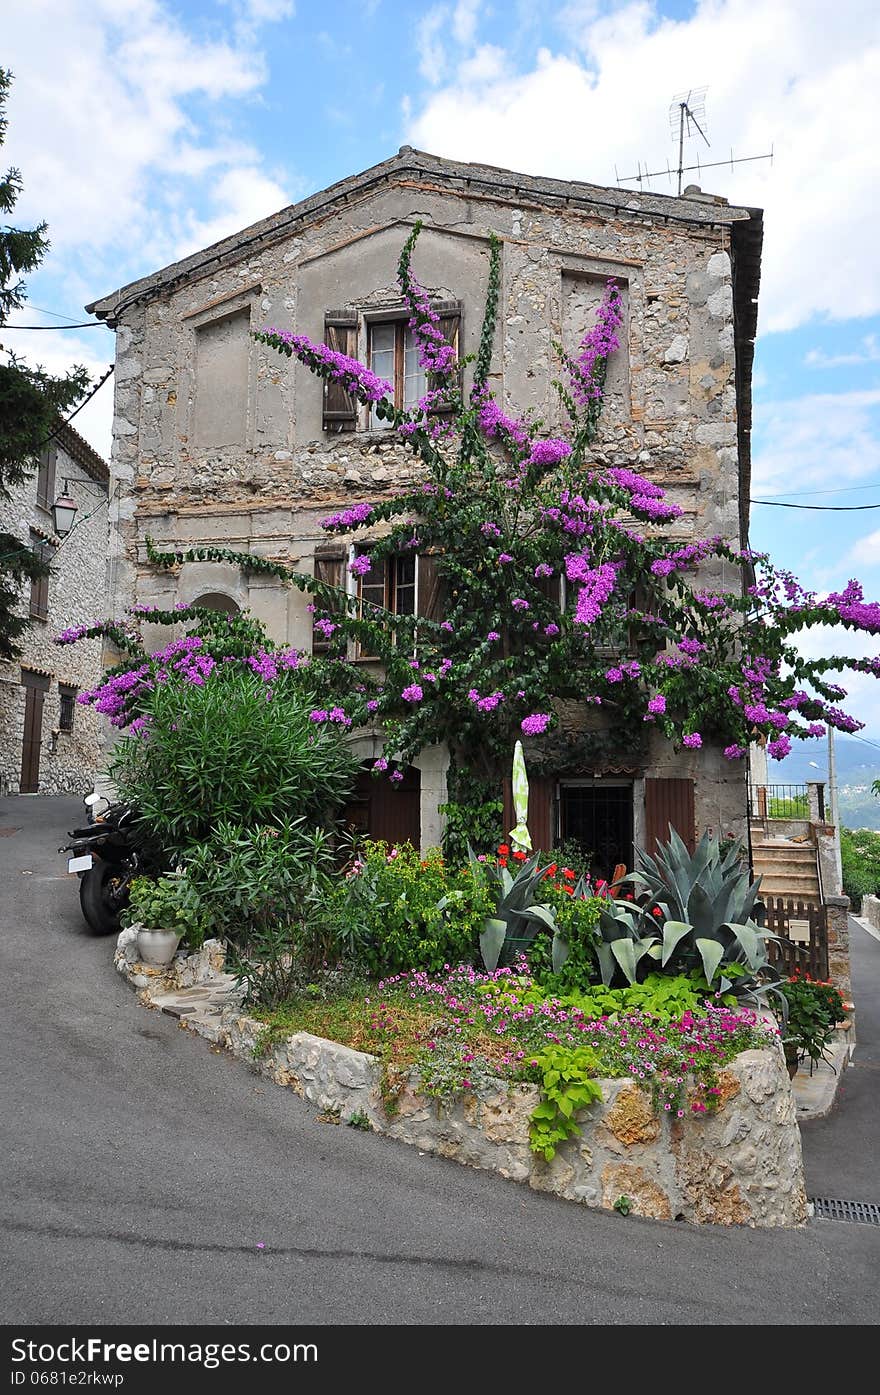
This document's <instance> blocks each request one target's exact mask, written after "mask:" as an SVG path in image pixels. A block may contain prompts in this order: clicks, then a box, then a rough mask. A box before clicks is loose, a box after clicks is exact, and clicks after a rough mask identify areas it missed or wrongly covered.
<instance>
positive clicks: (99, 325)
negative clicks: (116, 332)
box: [4, 306, 110, 330]
mask: <svg viewBox="0 0 880 1395" xmlns="http://www.w3.org/2000/svg"><path fill="white" fill-rule="evenodd" d="M34 309H36V306H35V307H34ZM4 328H6V329H51V330H59V329H109V328H110V326H109V325H105V324H104V323H103V322H102V321H101V320H80V321H79V322H78V323H76V324H70V325H11V324H7V325H5V326H4Z"/></svg>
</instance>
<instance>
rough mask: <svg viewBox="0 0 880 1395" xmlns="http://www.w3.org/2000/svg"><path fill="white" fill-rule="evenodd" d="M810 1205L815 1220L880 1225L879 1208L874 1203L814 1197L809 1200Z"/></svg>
mask: <svg viewBox="0 0 880 1395" xmlns="http://www.w3.org/2000/svg"><path fill="white" fill-rule="evenodd" d="M810 1205H811V1206H812V1208H813V1217H814V1219H817V1220H825V1221H858V1222H860V1223H861V1224H862V1225H880V1206H878V1204H877V1202H876V1201H836V1200H835V1199H834V1198H833V1197H829V1196H814V1197H811V1198H810Z"/></svg>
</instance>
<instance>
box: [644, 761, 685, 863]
mask: <svg viewBox="0 0 880 1395" xmlns="http://www.w3.org/2000/svg"><path fill="white" fill-rule="evenodd" d="M670 824H671V825H672V827H673V828H674V829H675V831H676V833H677V834H678V836H679V838H681V840H682V842H683V843H685V844H686V845H687V849H688V852H693V851H694V848H695V847H696V842H695V838H694V832H695V830H694V782H693V780H651V779H648V780H646V781H645V852H646V853H649V854H650V855H651V857H653V856H654V854H655V853H656V851H657V844H658V843H666V842H668V840H669V825H670Z"/></svg>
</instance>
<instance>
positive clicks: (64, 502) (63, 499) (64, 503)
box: [52, 480, 77, 538]
mask: <svg viewBox="0 0 880 1395" xmlns="http://www.w3.org/2000/svg"><path fill="white" fill-rule="evenodd" d="M67 489H68V482H67V480H65V481H64V493H63V494H59V495H58V498H57V499H56V500H55V503H54V504H53V505H52V527H53V528H54V529H55V532H56V534H57V535H58V537H59V538H66V537H67V535H68V533H69V532H70V531H71V530H72V528H73V523H74V519H75V518H76V514H77V506H76V500H75V499H71V497H70V495H69V494H68V492H67Z"/></svg>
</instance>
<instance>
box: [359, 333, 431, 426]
mask: <svg viewBox="0 0 880 1395" xmlns="http://www.w3.org/2000/svg"><path fill="white" fill-rule="evenodd" d="M409 319H410V313H409V310H408V309H407V308H406V307H405V306H398V307H396V308H395V309H393V310H391V309H389V310H383V311H377V312H376V313H366V314H365V315H364V331H365V336H366V353H365V362H366V364H367V366H368V368H369V369H370V371H371V372H373V373H375V372H376V371H377V370H376V369H375V368H374V367H373V334H374V332H375V331H376V330H377V329H386V328H388V327H389V326H393V328H394V346H393V349H392V353H393V356H394V358H393V370H392V374H391V377H390V379H389V378H388V377H387V376H386V375H385V374H379V376H380V377H385V379H386V382H387V381H390V382H391V386H392V387H393V389H394V397H393V401H394V406H395V409H396V410H397V411H401V412H403V411H407V410H409V407H414V406H415V405H416V403H417V402H419V401H420V399H421V398H422V397H424V396H425V394H426V393H427V391H428V388H429V381H428V380H429V374H428V372H427V370H426V369H421V370H420V372H421V377H422V379H423V381H424V389H423V391H421V392H419V393H418V395H417V396H416V398H415V399H414V401H413V402H411V403H410V404H409V407H408V406H407V403H406V349H407V344H406V338H407V334H409V335H410V336H412V334H413V331H412V329H410V327H409ZM413 347H415V345H414V344H413ZM384 352H387V351H384ZM390 428H391V423H390V422H385V421H379V420H378V418H377V417H376V416H375V408H374V407H368V408H367V430H368V431H375V432H383V431H388V430H389V429H390Z"/></svg>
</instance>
